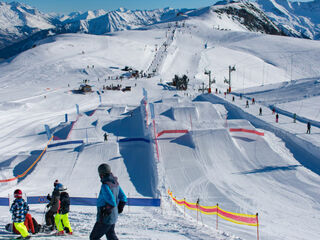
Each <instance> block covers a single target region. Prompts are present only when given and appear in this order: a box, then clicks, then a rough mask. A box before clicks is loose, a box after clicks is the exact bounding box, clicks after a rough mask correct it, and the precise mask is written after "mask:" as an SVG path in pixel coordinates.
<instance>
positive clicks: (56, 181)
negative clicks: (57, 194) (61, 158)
mask: <svg viewBox="0 0 320 240" xmlns="http://www.w3.org/2000/svg"><path fill="white" fill-rule="evenodd" d="M58 183H59V180H58V179H56V180H55V181H54V183H53V190H54V189H55V187H56V186H57V184H58ZM47 199H48V200H49V201H51V196H50V194H49V193H48V195H47Z"/></svg>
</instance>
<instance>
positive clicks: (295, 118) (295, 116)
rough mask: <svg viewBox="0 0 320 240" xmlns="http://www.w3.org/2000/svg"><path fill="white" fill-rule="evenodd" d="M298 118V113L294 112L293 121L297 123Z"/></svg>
mask: <svg viewBox="0 0 320 240" xmlns="http://www.w3.org/2000/svg"><path fill="white" fill-rule="evenodd" d="M296 120H297V114H296V113H294V114H293V122H294V123H295V122H296Z"/></svg>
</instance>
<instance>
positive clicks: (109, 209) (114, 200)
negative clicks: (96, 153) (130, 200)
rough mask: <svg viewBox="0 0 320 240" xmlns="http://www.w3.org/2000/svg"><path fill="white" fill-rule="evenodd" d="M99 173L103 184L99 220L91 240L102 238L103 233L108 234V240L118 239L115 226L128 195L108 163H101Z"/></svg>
mask: <svg viewBox="0 0 320 240" xmlns="http://www.w3.org/2000/svg"><path fill="white" fill-rule="evenodd" d="M98 173H99V176H100V180H101V183H102V185H101V189H100V193H99V197H98V199H97V221H96V223H95V225H94V227H93V229H92V231H91V234H90V240H95V239H100V238H101V237H102V236H103V235H106V237H107V239H108V240H117V239H118V238H117V236H116V233H115V231H114V228H115V224H116V222H117V218H118V214H119V213H122V211H123V208H124V206H125V204H126V202H127V197H126V195H125V194H124V192H123V191H122V189H121V187H120V185H119V183H118V179H117V177H115V176H113V174H112V172H111V168H110V166H109V165H108V164H106V163H103V164H101V165H100V166H99V167H98Z"/></svg>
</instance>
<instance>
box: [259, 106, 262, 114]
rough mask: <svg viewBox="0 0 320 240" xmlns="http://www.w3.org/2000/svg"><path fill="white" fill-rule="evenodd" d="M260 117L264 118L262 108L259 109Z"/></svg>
mask: <svg viewBox="0 0 320 240" xmlns="http://www.w3.org/2000/svg"><path fill="white" fill-rule="evenodd" d="M259 115H260V116H262V108H261V107H260V108H259Z"/></svg>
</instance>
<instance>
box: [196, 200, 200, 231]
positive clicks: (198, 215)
mask: <svg viewBox="0 0 320 240" xmlns="http://www.w3.org/2000/svg"><path fill="white" fill-rule="evenodd" d="M199 201H200V199H199V198H198V200H197V225H198V218H199Z"/></svg>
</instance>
